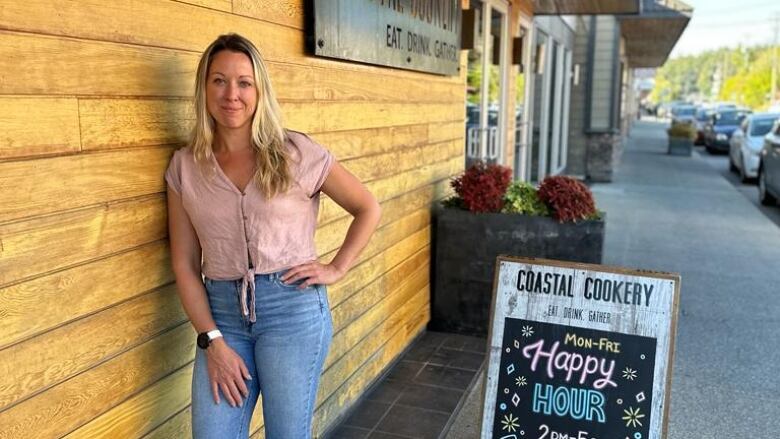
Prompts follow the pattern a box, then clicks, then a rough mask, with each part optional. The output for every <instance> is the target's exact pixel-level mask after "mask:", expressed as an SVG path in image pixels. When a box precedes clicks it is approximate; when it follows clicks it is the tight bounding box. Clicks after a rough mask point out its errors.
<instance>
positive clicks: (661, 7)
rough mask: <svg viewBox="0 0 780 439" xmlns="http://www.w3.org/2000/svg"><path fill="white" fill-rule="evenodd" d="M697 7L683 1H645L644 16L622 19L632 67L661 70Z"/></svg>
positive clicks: (627, 54) (627, 51)
mask: <svg viewBox="0 0 780 439" xmlns="http://www.w3.org/2000/svg"><path fill="white" fill-rule="evenodd" d="M692 13H693V8H691V7H690V6H688V5H687V4H685V3H683V2H681V1H679V0H658V2H656V1H654V0H643V1H642V13H641V14H639V15H635V16H624V17H620V33H621V35H622V36H623V38H625V42H626V57H627V58H628V67H630V68H643V67H660V66H662V65H663V64H664V63H665V62H666V59H667V58H668V57H669V54H670V53H671V52H672V49H673V48H674V45H675V44H677V40H679V39H680V36H682V33H683V31H684V30H685V28H686V26H688V22H689V21H690V20H691V14H692Z"/></svg>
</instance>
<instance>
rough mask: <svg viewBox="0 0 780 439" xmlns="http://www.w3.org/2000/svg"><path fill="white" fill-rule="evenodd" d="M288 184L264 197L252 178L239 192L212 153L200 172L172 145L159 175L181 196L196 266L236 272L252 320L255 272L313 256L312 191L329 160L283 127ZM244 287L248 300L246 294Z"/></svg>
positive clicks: (315, 199) (217, 273) (214, 274)
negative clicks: (194, 239)
mask: <svg viewBox="0 0 780 439" xmlns="http://www.w3.org/2000/svg"><path fill="white" fill-rule="evenodd" d="M285 146H286V147H287V150H288V151H289V153H290V154H289V155H290V158H291V160H290V170H291V174H292V176H293V181H294V183H293V184H292V186H291V188H290V190H288V191H287V192H286V193H284V194H277V195H276V196H274V197H273V198H271V199H268V198H266V197H265V196H263V194H262V192H261V191H260V190H259V189H258V188H257V187H256V186H255V184H254V182H253V181H250V183H249V184H248V185H247V186H246V188H245V189H244V192H241V191H240V190H239V189H238V188H237V187H236V186H235V185H234V184H233V182H232V181H230V179H229V178H228V177H227V176H226V175H225V174H224V172H223V171H222V169H221V168H220V166H219V164H218V163H217V160H216V158H215V157H214V156H213V154H212V156H211V158H210V163H209V164H208V165H209V166H211V167H212V169H214V173H213V174H214V176H213V178H212V179H209V178H208V177H207V176H206V175H203V174H202V173H201V171H200V168H199V167H198V165H197V164H196V163H195V159H194V156H193V153H192V150H191V148H190V147H185V148H181V149H179V150H177V151H175V152H174V154H173V157H172V158H171V161H170V164H169V165H168V169H167V171H166V172H165V180H166V182H167V183H168V187H170V188H171V190H173V191H174V192H176V193H177V194H178V195H179V196H180V197H181V200H182V205H183V207H184V210H185V211H186V213H187V215H188V217H189V219H190V222H191V223H192V226H193V228H194V229H195V232H196V234H197V235H198V241H199V242H200V246H201V249H202V253H203V264H202V266H201V270H202V271H203V274H205V275H206V276H207V277H209V278H210V279H215V280H233V279H238V278H240V279H241V300H242V311H243V313H244V315H246V316H248V317H249V320H250V321H252V322H254V321H255V318H256V316H255V307H254V297H255V282H254V275H255V274H264V273H273V272H277V271H280V270H282V269H285V268H290V267H293V266H295V265H299V264H302V263H305V262H310V261H313V260H316V259H317V252H316V249H315V245H314V233H315V230H316V228H317V214H318V212H319V205H320V203H319V194H320V188H321V187H322V184H323V183H324V182H325V179H326V178H327V176H328V173H329V172H330V169H331V167H332V166H333V163H334V161H335V158H334V157H333V155H332V154H331V153H330V151H328V150H327V149H325V148H324V147H322V146H320V145H319V144H317V143H316V142H314V141H313V140H312V139H311V138H310V137H309V136H307V135H305V134H302V133H299V132H296V131H290V130H287V139H286V142H285ZM247 290H248V292H249V299H250V303H249V304H247V303H246V301H245V297H246V293H247Z"/></svg>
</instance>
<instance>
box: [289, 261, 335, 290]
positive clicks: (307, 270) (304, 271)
mask: <svg viewBox="0 0 780 439" xmlns="http://www.w3.org/2000/svg"><path fill="white" fill-rule="evenodd" d="M342 277H344V272H343V271H341V270H340V269H339V268H338V267H336V266H335V265H332V264H322V263H320V262H319V261H312V262H307V263H305V264H301V265H298V266H296V267H293V268H291V269H289V270H287V272H286V273H284V275H283V276H282V277H280V279H281V280H282V282H284V283H286V284H291V283H295V282H297V281H298V280H300V279H306V281H305V282H303V283H302V284H301V285H299V286H298V289H299V290H302V289H304V288H308V287H309V286H310V285H316V284H322V285H330V284H332V283H334V282H337V281H338V280H339V279H341V278H342Z"/></svg>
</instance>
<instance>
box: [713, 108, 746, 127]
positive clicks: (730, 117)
mask: <svg viewBox="0 0 780 439" xmlns="http://www.w3.org/2000/svg"><path fill="white" fill-rule="evenodd" d="M740 116H741V114H740V113H739V112H738V111H724V112H722V113H718V114H717V115H716V116H715V125H738V124H739V123H740V122H741V121H742V120H741V118H740Z"/></svg>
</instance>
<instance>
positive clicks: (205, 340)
mask: <svg viewBox="0 0 780 439" xmlns="http://www.w3.org/2000/svg"><path fill="white" fill-rule="evenodd" d="M209 342H210V340H209V335H208V334H206V333H205V332H203V333H201V334H198V347H199V348H201V349H207V348H208V347H209Z"/></svg>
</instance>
